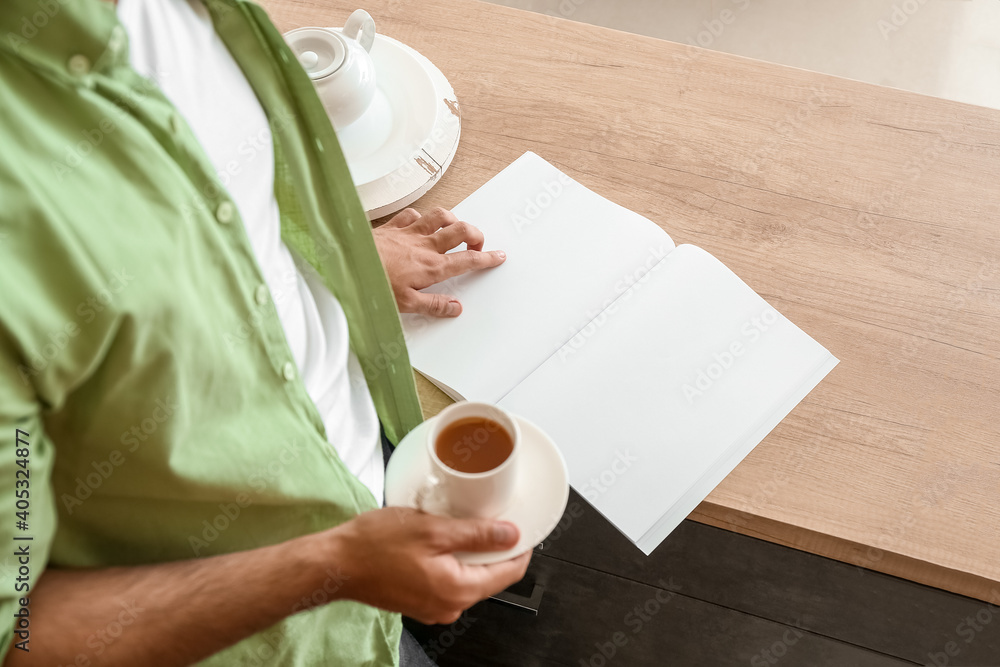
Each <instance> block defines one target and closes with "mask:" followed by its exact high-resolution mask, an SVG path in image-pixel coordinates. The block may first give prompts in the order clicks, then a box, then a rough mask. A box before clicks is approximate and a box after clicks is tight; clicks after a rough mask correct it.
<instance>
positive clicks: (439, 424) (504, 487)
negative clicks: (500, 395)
mask: <svg viewBox="0 0 1000 667" xmlns="http://www.w3.org/2000/svg"><path fill="white" fill-rule="evenodd" d="M470 417H475V418H485V419H488V420H490V421H492V422H494V423H496V424H498V425H499V427H500V428H502V429H503V430H505V431H506V432H507V435H509V436H510V440H511V442H512V444H513V447H512V449H511V451H510V454H509V455H508V456H507V458H506V459H504V460H503V461H502V462H500V463H499V465H496V466H495V467H493V468H490V469H489V470H486V471H483V472H462V471H461V470H457V469H456V468H454V467H451V466H449V465H448V464H447V463H445V462H444V461H443V460H442V459H441V457H440V456H439V455H438V439H439V437H440V436H441V432H442V431H443V430H444V429H445V428H447V427H448V426H451V425H452V424H454V423H455V422H456V421H459V420H462V419H466V418H470ZM489 436H490V432H489V431H488V430H487V427H485V426H481V427H478V430H476V431H474V432H473V433H472V434H471V435H469V436H468V437H467V438H465V439H463V440H462V441H461V442H459V443H457V445H454V447H453V449H452V452H451V454H452V456H454V457H456V458H453V459H452V463H454V464H456V465H461V463H460V462H461V461H462V460H463V459H464V460H465V461H469V460H472V459H473V457H476V456H477V455H478V454H482V453H483V452H482V451H481V448H482V447H484V446H488V445H487V443H488V442H489V440H488V438H489ZM452 444H453V443H452ZM426 447H427V456H428V457H429V458H430V461H431V471H430V474H429V475H428V477H427V479H425V480H424V483H423V484H422V485H421V487H420V488H419V489H418V491H417V493H416V499H415V504H416V506H417V507H418V508H419V509H421V510H424V511H426V512H430V513H432V514H446V515H448V516H452V517H456V518H480V519H491V518H495V517H497V516H499V515H500V514H502V513H503V511H504V510H506V509H507V508H508V507H509V506H510V503H511V501H512V500H513V498H514V488H515V483H516V481H517V460H518V454H519V452H520V449H521V429H520V428H519V427H518V424H517V420H516V419H514V418H513V417H512V416H511V415H510V414H509V413H508V412H506V411H504V410H502V409H501V408H498V407H497V406H495V405H492V404H490V403H479V402H475V401H463V402H461V403H455V404H454V405H449V406H448V407H447V408H445V409H444V410H442V411H441V413H440V414H439V415H438V416H437V418H436V420H435V422H434V425H433V426H432V427H431V428H430V429H429V430H428V433H427V442H426Z"/></svg>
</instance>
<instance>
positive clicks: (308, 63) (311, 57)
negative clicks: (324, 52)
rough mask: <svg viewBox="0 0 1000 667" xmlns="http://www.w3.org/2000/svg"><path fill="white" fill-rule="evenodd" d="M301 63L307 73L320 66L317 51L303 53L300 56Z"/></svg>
mask: <svg viewBox="0 0 1000 667" xmlns="http://www.w3.org/2000/svg"><path fill="white" fill-rule="evenodd" d="M299 63H300V64H301V65H302V67H303V69H305V70H306V71H308V70H311V69H312V68H314V67H316V65H318V64H319V56H318V55H316V52H315V51H303V52H302V53H300V54H299Z"/></svg>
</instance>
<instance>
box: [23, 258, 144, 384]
mask: <svg viewBox="0 0 1000 667" xmlns="http://www.w3.org/2000/svg"><path fill="white" fill-rule="evenodd" d="M133 280H135V276H133V275H131V274H130V273H129V272H128V270H127V269H125V268H121V269H118V270H117V271H114V272H112V273H110V274H108V278H107V280H106V282H105V284H104V285H103V286H102V287H101V288H100V290H98V291H97V293H96V294H92V295H90V296H89V297H87V298H86V299H84V300H83V301H80V302H79V303H78V304H77V306H76V310H75V312H76V314H77V316H78V317H79V320H75V319H74V320H70V321H68V322H66V323H65V324H64V325H63V326H62V327H60V328H58V329H54V330H52V331H50V332H48V334H47V335H46V339H47V340H46V341H45V343H43V344H42V346H41V348H40V349H31V348H28V350H27V359H26V361H27V362H28V365H25V364H18V366H17V374H18V375H19V376H20V378H21V382H23V383H24V384H25V385H30V384H31V380H32V378H35V377H38V375H40V374H41V373H42V372H43V371H45V369H46V368H48V366H49V364H50V363H52V361H53V360H55V359H56V358H57V357H58V356H59V354H60V353H61V352H62V351H63V350H65V349H66V348H67V347H68V346H69V344H70V342H71V341H72V339H74V338H76V337H77V336H79V335H80V331H81V326H83V325H87V324H90V323H91V322H93V321H94V320H95V319H97V316H98V315H99V314H100V313H102V312H104V310H105V309H106V308H108V307H109V306H110V305H111V304H112V303H113V302H114V300H115V297H117V296H118V295H119V294H121V292H122V291H123V290H124V289H125V288H126V287H128V285H129V283H131V282H132V281H133Z"/></svg>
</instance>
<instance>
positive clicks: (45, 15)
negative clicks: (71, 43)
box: [4, 0, 71, 54]
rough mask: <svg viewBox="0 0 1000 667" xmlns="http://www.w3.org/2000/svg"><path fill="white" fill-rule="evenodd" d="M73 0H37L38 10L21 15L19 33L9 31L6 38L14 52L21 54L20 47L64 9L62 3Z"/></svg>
mask: <svg viewBox="0 0 1000 667" xmlns="http://www.w3.org/2000/svg"><path fill="white" fill-rule="evenodd" d="M70 1H71V0H35V6H36V7H37V8H38V9H37V11H35V12H32V13H31V15H30V16H29V15H28V14H25V15H24V16H22V17H21V23H20V25H19V26H18V27H19V28H20V30H18V32H17V34H14V33H12V32H8V33H7V34H6V35H5V36H4V39H5V40H6V41H7V46H8V47H10V50H11V51H13V52H14V53H17V54H20V52H21V51H20V49H21V47H22V46H24V45H25V44H27V43H28V42H29V41H30V40H32V39H34V38H35V37H37V36H38V33H39V32H41V31H42V30H44V29H45V27H46V26H47V25H48V24H49V21H51V20H52V19H53V18H55V16H56V14H58V13H59V12H60V10H62V6H61V5H66V4H69V2H70Z"/></svg>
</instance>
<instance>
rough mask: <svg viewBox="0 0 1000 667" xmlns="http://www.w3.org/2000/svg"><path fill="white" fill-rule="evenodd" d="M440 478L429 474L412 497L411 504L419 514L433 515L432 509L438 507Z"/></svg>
mask: <svg viewBox="0 0 1000 667" xmlns="http://www.w3.org/2000/svg"><path fill="white" fill-rule="evenodd" d="M440 491H441V478H440V477H439V476H437V475H434V474H431V475H428V476H427V478H426V479H425V480H424V481H423V483H422V484H421V485H420V488H419V489H417V491H416V493H415V494H414V497H413V504H414V505H415V506H416V508H417V509H418V510H420V511H421V512H428V513H431V514H433V513H434V510H433V508H434V507H435V506H437V507H438V508H439V506H440V504H441V503H440Z"/></svg>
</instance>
